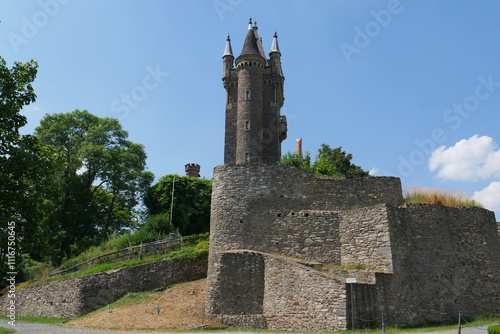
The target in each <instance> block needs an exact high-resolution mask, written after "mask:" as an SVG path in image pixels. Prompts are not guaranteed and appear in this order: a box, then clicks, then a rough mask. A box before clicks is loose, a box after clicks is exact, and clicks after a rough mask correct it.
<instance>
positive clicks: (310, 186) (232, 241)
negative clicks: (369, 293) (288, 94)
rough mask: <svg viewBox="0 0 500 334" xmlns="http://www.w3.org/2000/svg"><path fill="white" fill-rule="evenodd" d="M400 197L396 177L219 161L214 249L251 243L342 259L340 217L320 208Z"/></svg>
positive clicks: (282, 251)
mask: <svg viewBox="0 0 500 334" xmlns="http://www.w3.org/2000/svg"><path fill="white" fill-rule="evenodd" d="M401 202H402V192H401V183H400V180H399V179H398V178H394V177H367V178H358V179H347V180H339V179H319V178H316V177H314V176H312V175H311V174H309V173H307V172H304V171H302V170H300V169H298V168H295V167H292V166H265V165H223V166H219V167H216V168H215V170H214V179H213V192H212V212H211V240H210V250H211V251H221V250H231V249H252V250H256V251H260V252H269V253H272V252H277V253H279V254H283V255H288V256H305V258H306V259H308V260H311V261H314V260H316V261H320V262H321V261H322V262H329V263H331V264H339V261H340V258H339V255H340V254H339V253H338V252H339V249H338V245H339V240H340V239H339V235H338V233H337V234H335V232H334V231H338V224H339V221H338V217H337V215H336V214H335V213H333V214H327V213H320V212H319V211H333V210H343V209H352V208H356V207H362V206H368V205H375V204H381V203H389V204H395V205H398V204H400V203H401ZM301 224H303V225H301ZM322 230H323V232H322ZM291 245H293V250H292V249H290V247H291ZM315 247H316V249H315ZM320 248H321V249H322V251H319V249H320ZM335 249H336V252H337V253H336V254H335ZM323 251H324V254H323V255H322V252H323ZM330 255H332V257H330Z"/></svg>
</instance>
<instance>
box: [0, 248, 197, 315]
mask: <svg viewBox="0 0 500 334" xmlns="http://www.w3.org/2000/svg"><path fill="white" fill-rule="evenodd" d="M206 273H207V257H206V256H204V257H202V258H200V259H197V260H195V261H178V260H175V261H158V262H153V263H148V264H144V265H139V266H134V267H129V268H122V269H116V270H111V271H107V272H104V273H99V274H93V275H87V276H79V277H73V278H66V279H63V280H60V281H54V282H49V283H45V284H41V285H36V286H27V287H24V288H22V289H20V290H18V291H16V299H15V301H16V304H15V305H16V314H17V315H24V316H47V317H56V318H67V319H73V318H76V317H79V316H81V315H83V314H87V313H89V312H92V311H94V310H96V309H98V308H101V307H103V306H106V305H108V304H110V303H112V302H114V301H115V300H117V299H119V298H121V297H123V296H124V295H125V294H126V293H129V292H141V291H151V290H155V289H158V288H166V287H167V286H169V285H172V284H175V283H180V282H186V281H192V280H197V279H200V278H204V277H206ZM9 302H10V300H9V299H8V297H7V295H5V296H2V297H1V298H0V313H3V314H7V309H6V307H7V306H8V304H9Z"/></svg>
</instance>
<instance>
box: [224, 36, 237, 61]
mask: <svg viewBox="0 0 500 334" xmlns="http://www.w3.org/2000/svg"><path fill="white" fill-rule="evenodd" d="M225 56H233V48H232V47H231V38H229V35H228V36H227V40H226V48H225V49H224V54H223V55H222V57H225ZM233 57H234V56H233Z"/></svg>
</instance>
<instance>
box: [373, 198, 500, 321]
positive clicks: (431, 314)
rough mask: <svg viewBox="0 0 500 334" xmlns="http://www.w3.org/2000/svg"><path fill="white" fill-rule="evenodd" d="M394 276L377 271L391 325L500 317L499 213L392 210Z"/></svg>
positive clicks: (433, 207) (415, 207)
mask: <svg viewBox="0 0 500 334" xmlns="http://www.w3.org/2000/svg"><path fill="white" fill-rule="evenodd" d="M389 218H390V219H389V221H390V237H391V247H392V256H393V261H394V264H393V266H394V268H393V269H394V274H393V275H384V274H378V275H377V295H378V301H377V304H378V306H379V310H380V311H383V312H384V313H385V314H386V321H387V322H388V323H398V324H404V323H407V324H417V323H421V322H425V321H448V320H453V319H456V317H457V316H458V313H459V312H460V313H461V314H462V315H463V316H466V317H467V316H469V317H470V316H479V315H495V314H496V315H500V294H499V291H500V236H499V235H498V233H497V224H496V222H495V217H494V214H493V212H491V211H488V210H485V209H481V208H451V207H443V206H440V205H422V204H420V205H418V204H413V205H408V206H407V207H406V208H395V207H394V208H389Z"/></svg>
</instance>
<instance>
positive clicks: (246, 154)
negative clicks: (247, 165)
mask: <svg viewBox="0 0 500 334" xmlns="http://www.w3.org/2000/svg"><path fill="white" fill-rule="evenodd" d="M245 161H247V162H248V161H250V153H245Z"/></svg>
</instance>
